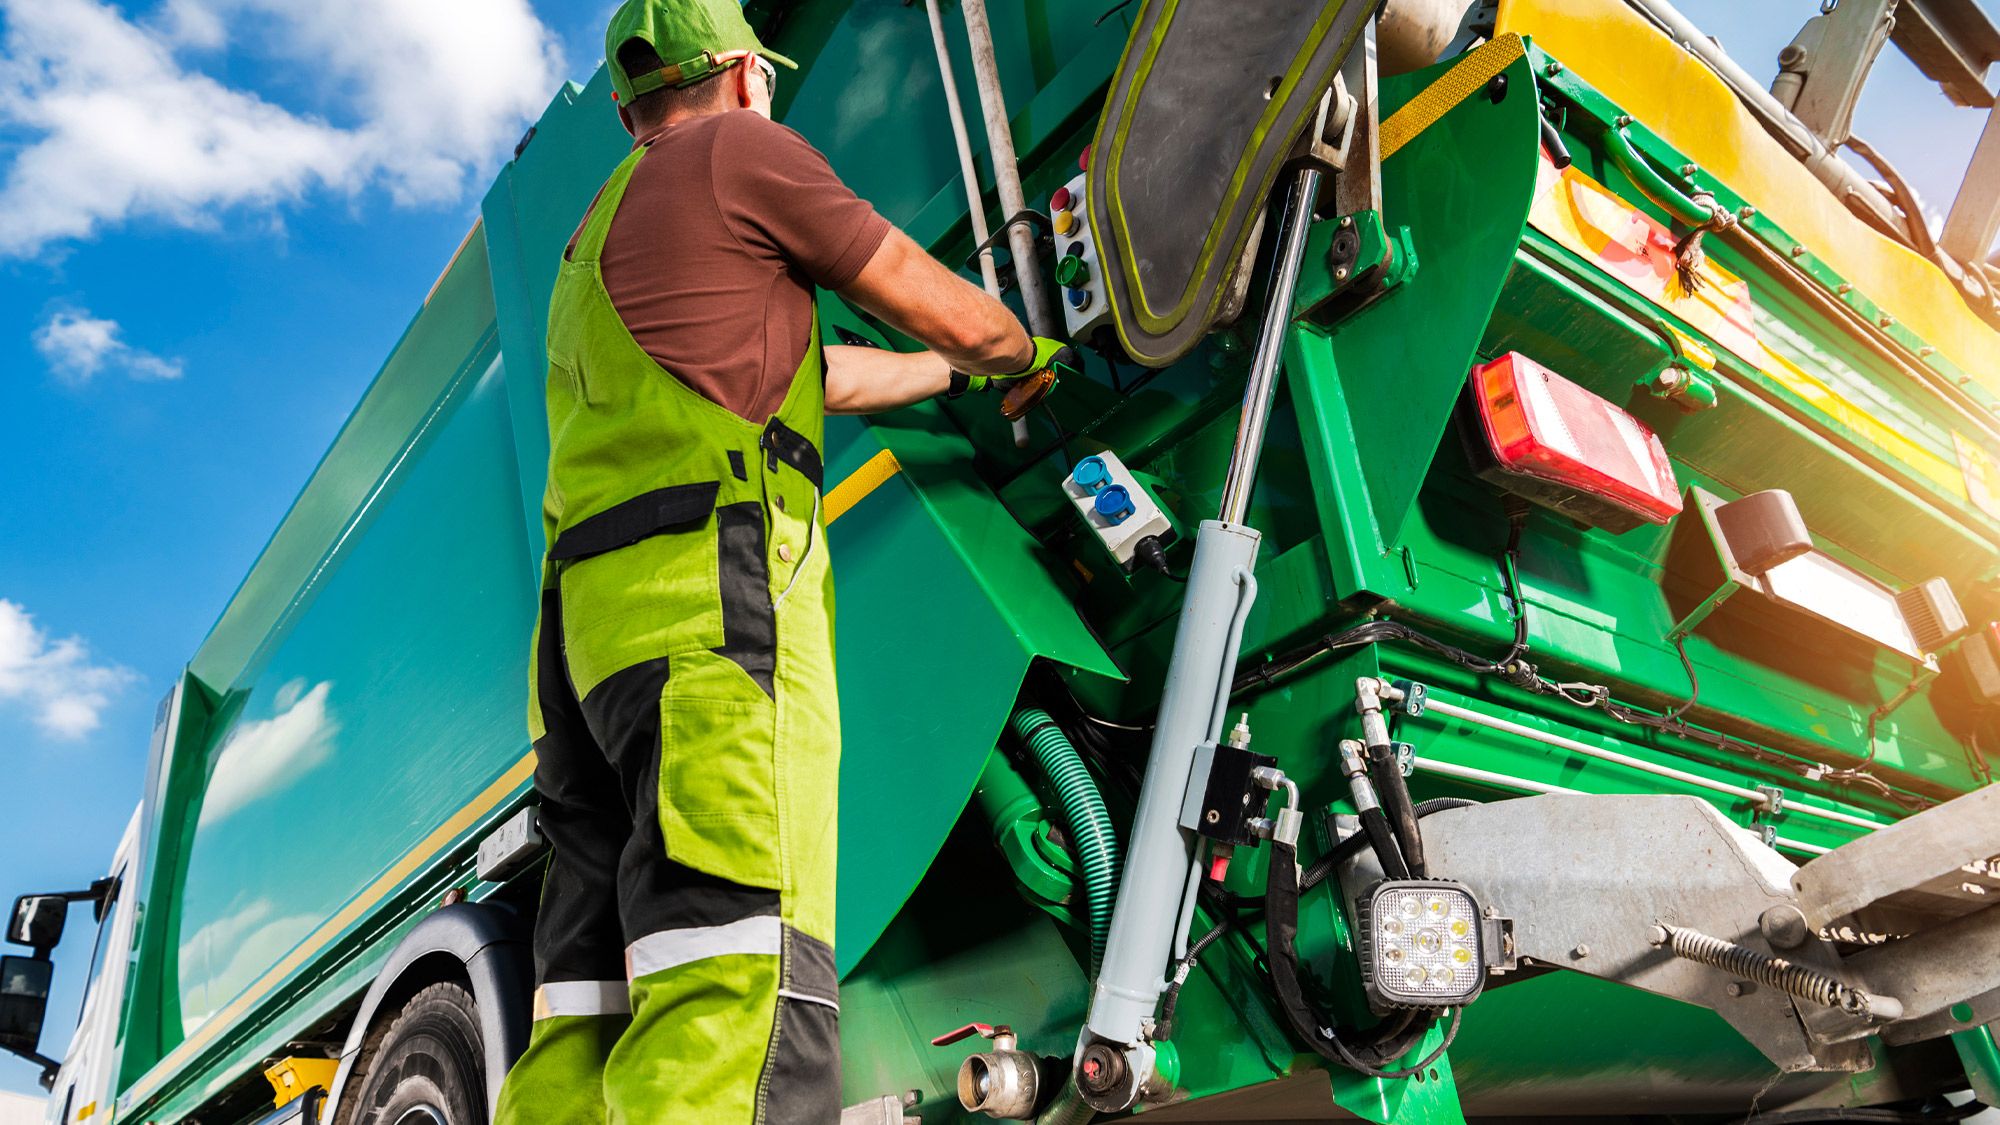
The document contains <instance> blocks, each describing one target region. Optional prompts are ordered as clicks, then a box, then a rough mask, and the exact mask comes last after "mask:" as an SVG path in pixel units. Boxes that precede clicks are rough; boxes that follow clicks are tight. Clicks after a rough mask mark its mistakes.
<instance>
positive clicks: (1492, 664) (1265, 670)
mask: <svg viewBox="0 0 2000 1125" xmlns="http://www.w3.org/2000/svg"><path fill="white" fill-rule="evenodd" d="M1385 641H1403V642H1406V643H1408V644H1411V645H1414V646H1416V647H1417V648H1421V649H1424V650H1425V651H1427V652H1431V653H1434V654H1436V655H1438V656H1440V657H1443V658H1444V659H1445V660H1448V661H1450V662H1451V663H1453V664H1456V665H1458V666H1459V667H1461V668H1464V669H1466V670H1467V671H1470V672H1473V673H1475V674H1477V675H1481V676H1492V677H1495V678H1497V679H1501V680H1504V681H1506V682H1507V683H1510V684H1513V685H1514V686H1516V687H1518V688H1520V689H1522V690H1523V691H1527V692H1530V693H1532V694H1535V695H1556V696H1561V697H1562V698H1564V699H1567V700H1568V701H1569V702H1571V703H1574V704H1577V705H1578V706H1601V707H1603V708H1604V711H1605V713H1606V714H1608V715H1610V716H1611V717H1612V718H1614V719H1616V720H1618V721H1619V722H1621V723H1626V724H1628V725H1632V726H1641V727H1646V728H1647V729H1650V730H1655V731H1659V732H1660V733H1662V734H1668V735H1672V736H1674V737H1676V738H1684V739H1686V740H1688V741H1690V742H1699V743H1701V744H1703V745H1705V746H1710V747H1713V748H1715V749H1717V750H1722V751H1724V752H1726V753H1730V754H1739V755H1742V756H1743V757H1746V758H1749V759H1750V760H1752V761H1755V762H1758V763H1761V764H1763V765H1767V766H1772V767H1775V768H1779V769H1784V770H1787V771H1789V772H1792V773H1796V774H1798V775H1800V776H1802V777H1805V778H1806V779H1808V780H1828V781H1832V782H1834V783H1835V784H1840V783H1843V782H1847V783H1853V784H1855V785H1859V786H1861V787H1864V788H1866V789H1868V790H1869V791H1870V792H1873V793H1876V794H1877V795H1879V796H1881V797H1883V798H1884V799H1886V800H1889V801H1893V802H1895V803H1896V804H1898V805H1900V806H1902V807H1903V808H1906V809H1924V808H1929V807H1930V806H1932V805H1934V804H1936V803H1937V802H1935V801H1933V800H1930V799H1929V798H1926V797H1922V796H1918V795H1917V794H1913V793H1904V792H1902V791H1901V790H1897V789H1894V788H1892V787H1891V786H1890V785H1889V784H1888V783H1887V782H1885V781H1883V780H1882V779H1881V778H1879V777H1876V776H1875V775H1874V774H1872V773H1870V772H1868V771H1867V770H1864V769H1834V768H1832V767H1830V766H1828V765H1826V764H1824V763H1821V762H1806V761H1801V760H1799V759H1796V758H1792V757H1789V756H1787V755H1784V754H1780V753H1778V752H1776V751H1773V750H1767V749H1765V748H1763V747H1761V746H1757V745H1754V744H1752V743H1748V742H1744V741H1743V740H1741V739H1737V738H1731V737H1729V736H1728V735H1726V734H1721V733H1719V732H1716V731H1711V730H1707V729H1705V728H1702V727H1696V726H1692V725H1690V724H1689V723H1688V722H1687V721H1686V720H1685V719H1684V718H1680V717H1669V716H1668V715H1666V714H1661V713H1657V712H1653V711H1647V710H1645V709H1643V708H1639V707H1634V706H1632V705H1630V704H1624V703H1617V702H1614V701H1612V700H1611V699H1610V690H1611V689H1610V688H1608V687H1604V686H1602V685H1597V684H1558V683H1556V682H1554V681H1552V680H1549V679H1547V678H1546V677H1544V676H1542V675H1541V674H1540V673H1539V672H1538V671H1536V669H1535V667H1534V665H1532V664H1529V663H1528V662H1526V661H1521V660H1517V661H1514V662H1513V663H1511V664H1508V665H1503V664H1501V663H1499V662H1496V661H1492V660H1488V659H1486V658H1485V657H1482V656H1478V655H1476V654H1474V653H1471V652H1467V651H1466V650H1465V649H1462V648H1459V647H1457V646H1456V645H1452V644H1449V643H1447V642H1445V641H1441V640H1439V639H1437V638H1436V637H1433V636H1430V635H1429V634H1427V633H1424V632H1422V631H1420V630H1417V629H1414V628H1411V627H1410V626H1408V625H1404V624H1403V623H1401V622H1398V621H1391V620H1387V619H1380V618H1378V619H1375V620H1370V621H1364V622H1362V623H1361V624H1359V625H1355V626H1353V627H1351V628H1348V629H1343V630H1341V631H1339V632H1335V633H1328V634H1325V635H1323V636H1321V637H1320V638H1319V639H1317V640H1314V641H1309V642H1307V643H1306V644H1304V645H1301V646H1300V647H1298V648H1296V649H1293V650H1291V651H1289V652H1286V653H1283V654H1281V655H1279V656H1276V657H1273V658H1271V659H1270V660H1267V661H1266V662H1264V663H1263V664H1260V665H1258V666H1256V667H1253V668H1249V669H1245V670H1243V671H1241V672H1239V673H1238V674H1237V677H1236V681H1235V683H1234V684H1232V685H1231V687H1230V697H1231V698H1234V697H1236V696H1238V695H1242V694H1243V693H1245V692H1247V691H1251V690H1253V689H1257V688H1265V687H1270V686H1272V685H1273V684H1275V683H1276V682H1277V681H1278V680H1279V679H1280V678H1281V677H1284V676H1288V675H1290V674H1291V673H1293V672H1295V671H1297V670H1298V669H1300V668H1302V667H1304V666H1306V665H1307V664H1310V663H1312V662H1313V661H1314V660H1317V659H1318V658H1320V657H1321V656H1324V655H1326V654H1328V653H1330V652H1337V651H1339V650H1341V649H1344V648H1358V647H1362V646H1365V645H1372V644H1381V643H1383V642H1385ZM1586 689H1587V693H1588V694H1587V695H1584V696H1581V697H1580V696H1579V695H1578V694H1577V693H1578V692H1579V691H1581V690H1586ZM1665 749H1668V750H1671V749H1672V748H1671V747H1665Z"/></svg>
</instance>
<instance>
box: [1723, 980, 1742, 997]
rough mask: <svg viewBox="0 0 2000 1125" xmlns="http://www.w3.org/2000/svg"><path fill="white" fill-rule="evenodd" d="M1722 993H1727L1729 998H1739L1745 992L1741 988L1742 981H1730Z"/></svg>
mask: <svg viewBox="0 0 2000 1125" xmlns="http://www.w3.org/2000/svg"><path fill="white" fill-rule="evenodd" d="M1723 991H1724V992H1727V993H1728V994H1729V995H1731V996H1741V995H1743V993H1744V992H1745V991H1746V989H1745V988H1744V987H1743V982H1742V981H1740V980H1733V981H1730V982H1729V984H1728V985H1727V986H1726V987H1724V988H1723Z"/></svg>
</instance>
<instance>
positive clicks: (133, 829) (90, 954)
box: [0, 812, 139, 1125]
mask: <svg viewBox="0 0 2000 1125" xmlns="http://www.w3.org/2000/svg"><path fill="white" fill-rule="evenodd" d="M138 846H139V816H138V814H137V813H136V812H135V813H134V814H133V816H132V819H131V821H130V822H128V823H127V824H126V826H125V832H124V834H123V835H122V836H120V838H119V840H118V848H117V850H116V851H115V852H113V853H112V857H111V866H110V868H109V870H108V871H107V873H106V874H105V875H104V877H103V878H100V879H96V880H93V881H92V882H91V883H90V885H89V886H88V887H86V888H84V889H83V890H79V891H59V892H55V893H46V894H31V895H22V896H21V897H20V898H19V899H17V900H16V902H15V905H14V914H13V917H12V919H11V922H10V924H9V926H8V930H7V938H8V940H9V941H10V942H12V943H14V944H17V945H26V946H28V947H29V948H30V949H31V950H32V951H33V952H32V953H31V955H29V956H26V957H22V956H19V955H16V954H8V955H7V956H6V958H5V961H6V966H5V967H4V968H0V1046H4V1047H5V1048H6V1049H7V1050H9V1051H12V1052H14V1053H15V1054H18V1055H21V1056H22V1057H24V1058H27V1059H29V1060H30V1061H32V1062H37V1063H40V1064H42V1067H43V1070H42V1085H43V1086H45V1087H47V1088H48V1091H49V1101H48V1118H47V1120H48V1122H49V1125H70V1123H72V1122H78V1121H91V1120H93V1119H95V1120H104V1119H105V1115H106V1111H108V1109H109V1107H110V1105H111V1102H112V1095H113V1090H112V1086H111V1080H112V1063H113V1061H114V1060H115V1058H116V1057H117V1048H118V1025H119V1013H120V1012H121V1011H122V1010H123V1008H124V1003H123V1001H124V997H125V981H126V977H127V973H128V970H129V969H130V964H131V963H130V958H129V956H128V954H129V952H130V950H131V948H132V929H133V925H134V921H135V915H136V914H137V911H136V910H135V909H134V907H133V905H132V897H131V896H130V895H126V894H123V893H121V892H122V891H123V889H124V888H125V887H126V885H127V884H128V882H129V880H130V875H131V872H132V868H133V864H134V860H135V856H136V854H137V852H138ZM78 907H82V908H85V910H87V913H84V912H83V911H80V910H78V909H76V908H78ZM85 918H87V919H88V920H89V922H90V926H89V927H88V928H86V927H85V926H84V925H83V919H85ZM71 922H75V923H76V924H75V925H74V926H72V925H71V924H70V923H71ZM65 936H66V937H67V942H66V943H63V942H64V938H65ZM59 943H63V944H62V945H61V948H62V949H63V965H64V966H65V967H66V969H67V971H69V972H76V971H78V970H79V969H81V970H83V971H85V972H87V973H88V976H87V978H86V979H85V981H84V986H83V1005H82V1008H81V1010H80V1011H79V1013H78V1016H77V1024H76V1031H75V1033H74V1034H73V1035H71V1037H70V1041H69V1047H68V1048H67V1050H65V1051H64V1053H63V1058H62V1060H61V1061H60V1063H57V1062H56V1061H55V1060H52V1059H49V1058H46V1057H44V1056H42V1055H41V1053H40V1045H41V1040H42V1039H43V1038H45V1037H46V1036H47V1034H48V1027H47V1017H48V1014H49V1013H48V1005H49V987H48V986H49V984H50V982H51V981H52V980H53V975H54V963H53V960H52V958H51V957H50V954H51V952H52V951H53V950H54V949H55V948H56V947H57V946H58V944H59ZM61 1017H62V1013H61V1012H57V1013H56V1018H57V1019H58V1020H60V1019H61Z"/></svg>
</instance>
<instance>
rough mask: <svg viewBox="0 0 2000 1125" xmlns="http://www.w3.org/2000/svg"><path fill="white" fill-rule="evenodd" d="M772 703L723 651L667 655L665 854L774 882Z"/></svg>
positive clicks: (777, 870) (766, 885)
mask: <svg viewBox="0 0 2000 1125" xmlns="http://www.w3.org/2000/svg"><path fill="white" fill-rule="evenodd" d="M776 754H777V705H776V704H775V703H773V702H772V700H771V697H770V696H768V695H766V694H764V689H763V688H762V687H760V686H758V684H757V683H756V682H755V681H754V680H752V679H751V678H750V676H749V675H748V674H747V673H746V672H744V670H743V668H742V667H741V666H740V665H738V664H737V663H736V662H734V661H732V660H730V659H729V658H728V657H726V656H722V655H720V654H718V653H713V652H689V653H685V654H682V655H679V656H676V657H674V658H673V661H672V666H671V670H670V672H669V674H668V677H667V683H666V686H665V688H663V689H662V690H661V692H660V831H661V834H662V835H663V836H664V837H665V841H666V848H667V857H668V858H669V859H672V860H673V861H674V862H676V863H682V864H686V865H687V866H689V867H692V868H694V869H695V870H697V871H702V872H705V873H707V874H710V875H715V876H719V877H721V878H724V879H728V880H730V881H731V882H735V883H741V884H743V885H744V886H749V887H760V888H763V889H766V890H778V889H781V882H782V879H783V868H782V864H781V860H780V847H779V836H778V808H779V796H778V775H777V761H776Z"/></svg>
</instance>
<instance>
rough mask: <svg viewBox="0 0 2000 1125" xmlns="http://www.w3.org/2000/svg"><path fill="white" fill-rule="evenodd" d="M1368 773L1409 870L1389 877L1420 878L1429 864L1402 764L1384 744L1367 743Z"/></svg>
mask: <svg viewBox="0 0 2000 1125" xmlns="http://www.w3.org/2000/svg"><path fill="white" fill-rule="evenodd" d="M1368 774H1369V777H1370V778H1372V779H1373V780H1374V782H1375V792H1376V793H1377V794H1379V795H1380V796H1381V799H1382V815H1383V816H1384V817H1386V818H1387V820H1388V822H1389V827H1390V828H1392V829H1394V830H1395V833H1396V845H1397V847H1398V848H1399V849H1400V850H1401V851H1402V853H1403V855H1402V859H1403V862H1404V863H1405V864H1406V865H1407V866H1408V869H1409V874H1407V875H1397V876H1393V878H1398V879H1422V878H1424V877H1425V876H1426V875H1427V874H1429V871H1430V868H1429V865H1427V864H1426V863H1425V862H1424V835H1423V830H1422V829H1420V828H1419V827H1417V806H1416V803H1415V802H1414V801H1412V800H1411V799H1410V785H1409V781H1408V780H1407V779H1405V778H1404V777H1403V767H1402V766H1401V765H1399V764H1397V762H1396V758H1395V755H1394V753H1393V752H1391V751H1389V750H1388V748H1387V747H1384V748H1383V749H1382V750H1380V751H1378V750H1376V749H1374V748H1372V747H1371V748H1370V749H1369V751H1368ZM1363 820H1364V824H1363V827H1366V826H1367V825H1366V823H1365V821H1366V818H1365V817H1364V818H1363ZM1371 834H1372V833H1371ZM1378 850H1379V849H1378Z"/></svg>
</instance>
